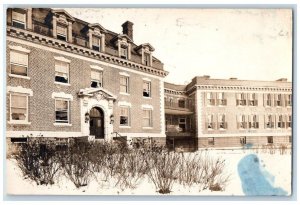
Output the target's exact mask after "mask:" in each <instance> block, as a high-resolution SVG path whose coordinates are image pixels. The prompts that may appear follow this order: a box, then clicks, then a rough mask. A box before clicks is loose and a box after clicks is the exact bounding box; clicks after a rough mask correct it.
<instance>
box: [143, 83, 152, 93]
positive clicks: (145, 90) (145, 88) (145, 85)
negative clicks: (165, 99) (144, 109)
mask: <svg viewBox="0 0 300 205" xmlns="http://www.w3.org/2000/svg"><path fill="white" fill-rule="evenodd" d="M143 96H144V97H151V82H149V81H144V82H143Z"/></svg>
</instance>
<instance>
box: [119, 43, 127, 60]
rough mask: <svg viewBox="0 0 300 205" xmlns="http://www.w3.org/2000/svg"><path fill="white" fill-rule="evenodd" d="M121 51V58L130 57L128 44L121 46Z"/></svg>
mask: <svg viewBox="0 0 300 205" xmlns="http://www.w3.org/2000/svg"><path fill="white" fill-rule="evenodd" d="M120 52H121V56H120V57H121V58H123V59H128V48H127V46H126V47H125V46H124V45H122V46H121V48H120Z"/></svg>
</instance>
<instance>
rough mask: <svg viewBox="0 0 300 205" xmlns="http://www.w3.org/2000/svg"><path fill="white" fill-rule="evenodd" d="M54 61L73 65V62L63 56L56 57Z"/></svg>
mask: <svg viewBox="0 0 300 205" xmlns="http://www.w3.org/2000/svg"><path fill="white" fill-rule="evenodd" d="M54 59H55V60H58V61H63V62H65V63H71V60H69V59H67V58H65V57H62V56H54Z"/></svg>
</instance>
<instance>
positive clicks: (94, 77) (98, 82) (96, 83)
mask: <svg viewBox="0 0 300 205" xmlns="http://www.w3.org/2000/svg"><path fill="white" fill-rule="evenodd" d="M102 79H103V73H102V72H101V71H91V87H92V88H99V87H103V84H102Z"/></svg>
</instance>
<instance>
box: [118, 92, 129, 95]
mask: <svg viewBox="0 0 300 205" xmlns="http://www.w3.org/2000/svg"><path fill="white" fill-rule="evenodd" d="M120 94H121V95H130V94H129V93H123V92H120Z"/></svg>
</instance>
